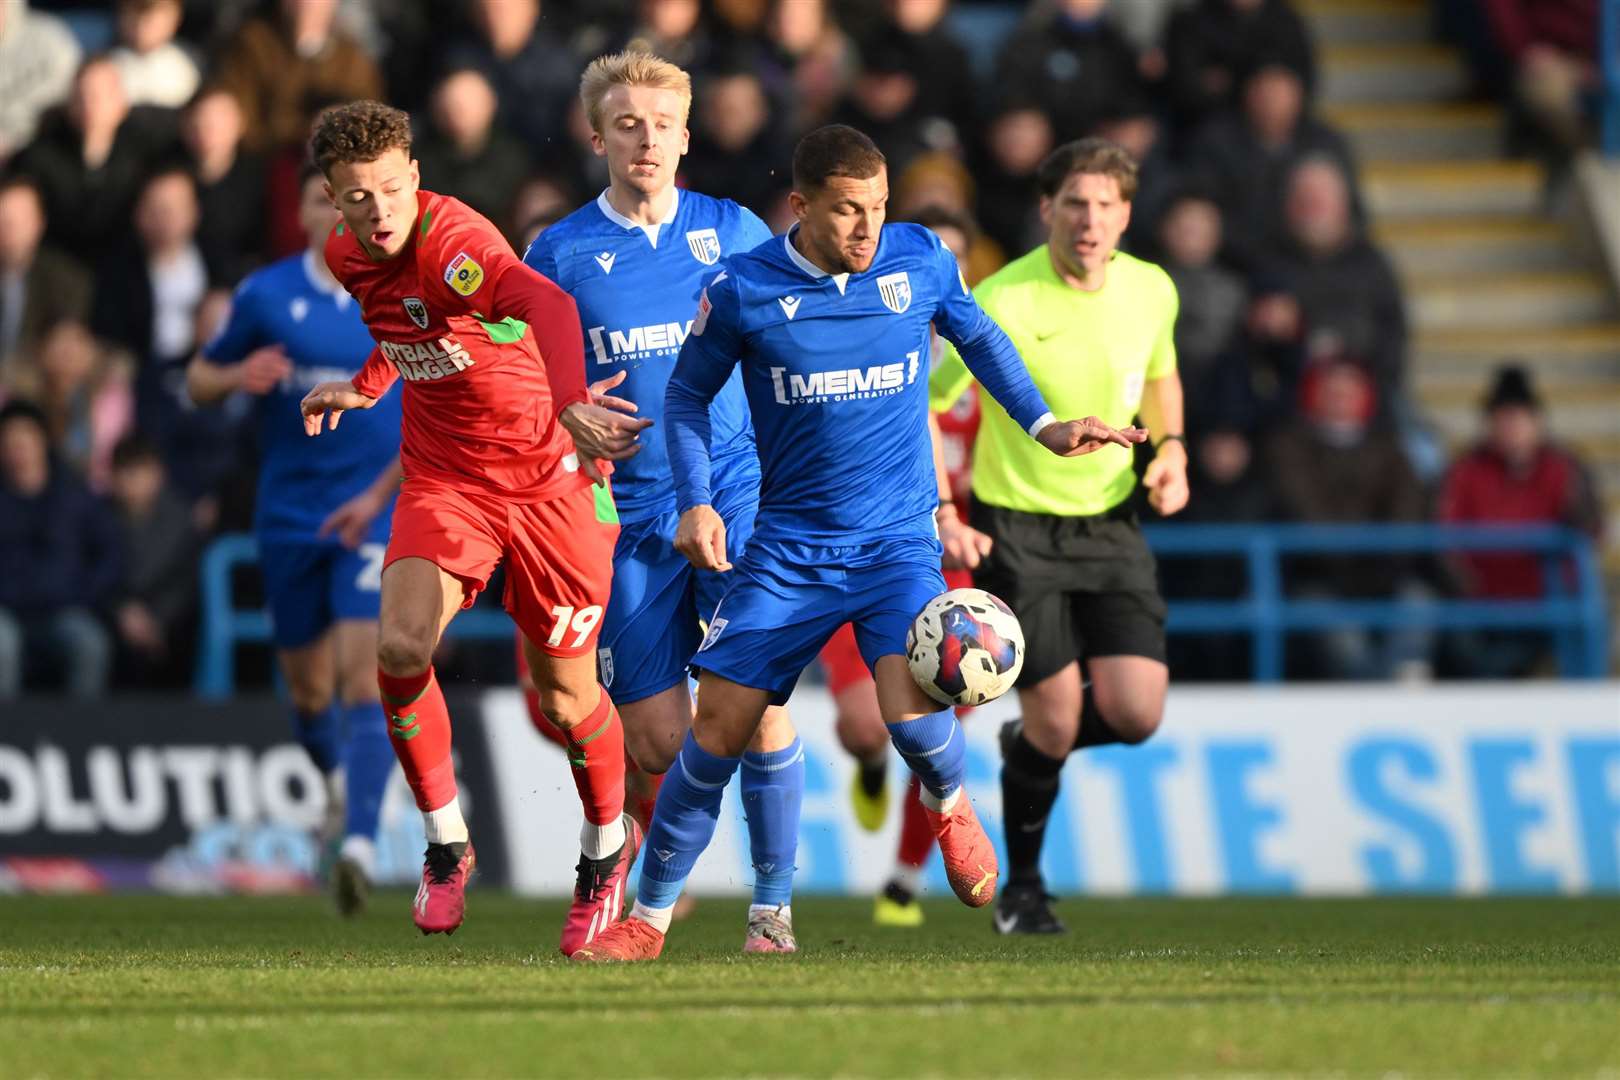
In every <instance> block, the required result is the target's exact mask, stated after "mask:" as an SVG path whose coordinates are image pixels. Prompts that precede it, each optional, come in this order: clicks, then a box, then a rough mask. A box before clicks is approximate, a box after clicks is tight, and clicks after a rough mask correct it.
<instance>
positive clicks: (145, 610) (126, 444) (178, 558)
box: [112, 435, 202, 683]
mask: <svg viewBox="0 0 1620 1080" xmlns="http://www.w3.org/2000/svg"><path fill="white" fill-rule="evenodd" d="M112 499H113V503H114V505H115V506H116V507H117V510H118V524H119V531H120V534H121V540H122V547H123V550H124V552H125V560H126V561H125V565H124V574H123V580H122V581H121V582H120V584H119V588H118V599H117V602H116V607H115V610H114V617H113V623H114V625H115V626H116V627H117V630H118V644H119V652H120V653H121V659H122V661H123V663H122V664H121V666H122V667H123V668H124V669H125V670H126V671H128V673H129V675H130V676H131V677H132V681H137V682H145V683H150V682H154V681H164V682H170V683H173V682H178V681H180V679H183V678H184V674H183V673H184V671H185V667H186V665H185V660H186V659H187V657H186V654H187V652H188V651H189V650H188V649H187V648H186V645H185V643H186V640H187V638H188V636H189V635H187V634H186V633H185V630H186V628H187V626H188V624H189V622H190V617H191V614H192V610H193V605H194V602H195V599H196V591H197V557H198V555H199V554H200V551H201V547H202V542H201V538H200V537H199V536H198V535H197V532H196V530H195V529H194V528H193V527H192V522H191V511H190V510H189V509H188V508H187V506H186V504H185V501H184V500H183V499H181V498H180V496H179V495H177V494H176V493H175V492H174V490H173V489H172V488H170V487H169V484H168V478H167V476H166V475H165V473H164V469H163V460H162V458H160V457H159V456H158V452H157V448H156V447H155V446H153V445H152V443H151V442H150V441H148V440H147V439H145V438H144V437H142V436H140V435H130V436H128V437H126V438H124V439H123V440H121V441H120V442H119V443H118V445H117V447H116V448H114V450H113V455H112ZM164 675H167V676H168V678H167V679H163V678H162V676H164Z"/></svg>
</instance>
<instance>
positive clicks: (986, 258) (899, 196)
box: [889, 152, 1007, 286]
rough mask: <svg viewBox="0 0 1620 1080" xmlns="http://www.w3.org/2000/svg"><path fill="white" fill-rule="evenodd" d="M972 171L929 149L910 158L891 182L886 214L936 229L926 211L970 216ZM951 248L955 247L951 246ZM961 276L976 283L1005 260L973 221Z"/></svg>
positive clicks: (971, 208) (971, 215)
mask: <svg viewBox="0 0 1620 1080" xmlns="http://www.w3.org/2000/svg"><path fill="white" fill-rule="evenodd" d="M974 202H975V199H974V183H973V174H972V173H970V172H968V170H967V166H965V165H963V164H962V162H961V161H960V160H958V159H957V158H956V157H954V156H953V155H951V154H945V153H939V152H935V153H930V154H924V155H923V156H922V157H920V158H918V159H917V160H916V161H913V162H912V163H911V164H910V166H908V167H907V168H906V171H905V172H904V173H901V174H899V175H898V177H897V178H896V179H895V180H894V182H893V187H892V189H891V193H890V196H889V215H890V217H893V218H896V219H898V220H900V221H915V222H918V223H920V224H925V225H927V226H928V227H929V228H931V229H934V230H935V231H936V232H937V231H938V230H939V227H940V226H939V224H938V223H937V222H936V219H935V218H934V217H929V216H928V215H930V214H938V213H943V214H947V215H953V216H957V217H961V218H966V219H967V220H969V221H972V220H973V206H974ZM951 250H953V251H954V250H955V249H954V248H952V249H951ZM958 261H959V262H960V263H961V264H962V276H963V277H965V278H966V279H967V283H968V284H969V285H970V286H971V285H977V284H978V283H979V282H981V281H983V280H984V279H985V278H987V277H989V276H990V275H991V274H993V273H995V272H996V271H997V270H1000V269H1001V267H1002V265H1003V264H1004V263H1005V262H1006V261H1007V255H1006V253H1005V252H1004V251H1003V250H1002V249H1001V245H999V244H997V243H996V242H995V241H994V240H992V239H990V238H989V237H988V236H986V235H985V234H984V231H983V230H982V229H980V228H979V227H978V222H976V221H973V228H972V229H971V231H970V233H969V239H968V246H967V248H966V253H965V254H963V255H960V256H959V257H958Z"/></svg>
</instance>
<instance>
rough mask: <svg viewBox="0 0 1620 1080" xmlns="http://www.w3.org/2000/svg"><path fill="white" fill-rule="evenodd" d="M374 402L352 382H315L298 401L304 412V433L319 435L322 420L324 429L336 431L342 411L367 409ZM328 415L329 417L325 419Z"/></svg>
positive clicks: (374, 400)
mask: <svg viewBox="0 0 1620 1080" xmlns="http://www.w3.org/2000/svg"><path fill="white" fill-rule="evenodd" d="M375 404H377V399H376V398H374V397H367V396H366V395H364V394H362V393H361V392H360V391H358V390H356V389H355V388H354V384H353V383H347V382H323V383H316V384H315V386H314V388H312V389H311V390H310V392H309V393H307V394H305V395H304V400H303V401H302V402H300V403H299V409H300V410H301V411H302V412H303V414H304V434H305V435H319V434H320V433H321V431H322V430H323V429H322V426H321V422H322V421H323V420H324V421H326V427H325V430H328V431H336V430H337V426H338V418H339V417H341V416H342V415H343V414H344V413H346V412H348V411H349V410H350V409H369V408H371V407H372V406H373V405H375ZM328 417H331V419H330V420H327V418H328Z"/></svg>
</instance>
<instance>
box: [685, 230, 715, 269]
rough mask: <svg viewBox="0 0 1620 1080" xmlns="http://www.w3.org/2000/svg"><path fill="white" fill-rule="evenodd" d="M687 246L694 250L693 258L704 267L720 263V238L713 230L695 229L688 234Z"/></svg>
mask: <svg viewBox="0 0 1620 1080" xmlns="http://www.w3.org/2000/svg"><path fill="white" fill-rule="evenodd" d="M686 246H687V247H689V248H691V249H692V258H694V259H696V260H697V261H698V262H700V263H702V264H703V265H704V266H713V265H714V264H715V263H717V262H719V261H720V237H718V236H716V235H715V232H714V230H713V229H693V230H692V231H691V232H689V233H687V234H686Z"/></svg>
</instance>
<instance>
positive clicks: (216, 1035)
mask: <svg viewBox="0 0 1620 1080" xmlns="http://www.w3.org/2000/svg"><path fill="white" fill-rule="evenodd" d="M408 903H409V898H408V896H407V895H405V894H383V895H382V896H380V897H377V898H374V903H373V906H372V912H371V914H369V915H368V916H367V917H365V918H363V919H361V920H359V921H356V922H353V923H344V922H340V921H339V920H338V919H337V918H336V917H335V916H334V915H332V914H331V913H330V911H329V909H328V908H327V906H326V905H325V904H324V903H323V902H322V901H320V900H318V899H315V898H307V899H189V900H188V899H171V898H160V897H129V898H81V899H67V898H46V897H20V898H9V899H0V1076H5V1077H7V1078H22V1077H34V1076H41V1077H58V1076H86V1075H97V1076H192V1075H209V1076H213V1075H231V1076H330V1077H344V1078H350V1077H361V1076H429V1077H460V1076H517V1075H522V1076H589V1077H594V1078H603V1077H616V1076H637V1077H647V1076H682V1077H687V1076H690V1077H714V1076H740V1075H748V1076H765V1075H793V1076H822V1075H834V1074H836V1075H842V1076H914V1075H923V1076H942V1077H958V1076H968V1077H978V1076H985V1075H1020V1076H1053V1075H1064V1076H1072V1075H1077V1074H1091V1075H1108V1076H1113V1075H1121V1074H1165V1073H1176V1074H1187V1073H1244V1074H1250V1075H1253V1074H1265V1073H1269V1074H1290V1075H1292V1074H1300V1073H1313V1074H1321V1073H1330V1072H1331V1073H1338V1074H1345V1073H1349V1074H1372V1073H1389V1072H1400V1073H1405V1074H1409V1075H1410V1074H1437V1073H1443V1074H1447V1075H1459V1074H1471V1075H1479V1074H1492V1075H1504V1074H1513V1075H1523V1074H1527V1073H1528V1074H1569V1073H1578V1074H1592V1073H1594V1072H1607V1073H1609V1074H1611V1075H1612V1074H1614V1072H1615V1071H1616V1070H1620V899H1606V900H1558V899H1547V900H1463V901H1455V900H1360V901H1289V900H1246V899H1245V900H1210V901H1203V900H1198V901H1188V900H1131V901H1097V900H1082V901H1069V902H1066V903H1064V904H1062V905H1060V907H1059V911H1060V914H1061V915H1062V916H1063V917H1064V918H1065V919H1066V920H1067V921H1068V922H1069V925H1070V928H1071V933H1070V934H1069V935H1068V936H1066V937H1063V938H1058V939H1051V940H1029V939H1006V938H998V937H996V936H995V935H994V934H992V933H991V931H990V926H989V916H988V915H987V914H986V913H984V912H968V911H966V910H964V909H962V908H959V907H957V906H956V905H955V904H954V903H950V902H948V901H939V902H934V903H931V904H930V905H929V908H928V924H927V926H926V927H925V928H923V929H922V930H920V931H897V930H878V929H875V928H874V927H873V926H872V925H871V923H870V908H869V906H868V904H867V903H866V902H864V901H846V900H816V899H809V898H807V899H805V900H803V901H802V902H801V903H799V904H796V905H795V921H796V922H797V924H798V930H799V934H800V940H801V944H802V947H803V950H804V951H803V952H802V953H800V955H799V956H797V957H792V958H782V957H762V958H761V957H756V958H748V959H745V958H744V957H742V956H741V955H740V954H739V952H738V947H739V945H740V944H741V922H742V913H743V906H742V902H741V901H739V900H732V899H726V900H709V901H705V902H704V903H702V904H701V905H700V907H699V909H698V913H697V915H696V916H695V917H694V918H693V919H691V920H689V921H687V922H685V923H680V924H677V925H676V928H675V933H674V934H673V935H672V937H671V942H670V946H669V948H668V949H667V950H666V951H665V954H664V958H663V959H662V960H660V961H658V962H657V963H656V964H652V965H642V966H637V967H629V968H627V967H615V968H580V967H571V966H569V965H568V964H566V963H564V962H562V961H561V960H560V958H559V957H558V956H557V955H556V952H555V942H556V932H557V929H558V927H559V925H560V919H561V913H562V907H561V905H560V904H557V903H534V902H527V901H520V900H516V899H512V898H510V897H506V896H502V895H499V894H495V893H491V892H481V891H478V890H476V889H475V890H474V892H473V894H472V895H471V896H470V903H469V918H468V922H467V924H466V926H464V927H463V928H462V929H461V931H460V932H458V933H457V934H456V935H455V936H454V937H453V938H448V939H447V938H444V937H433V938H423V937H422V936H420V935H419V934H418V933H417V932H416V931H415V930H414V929H413V928H412V927H411V926H410V924H409V921H408V919H409V916H408V911H407V905H408Z"/></svg>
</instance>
